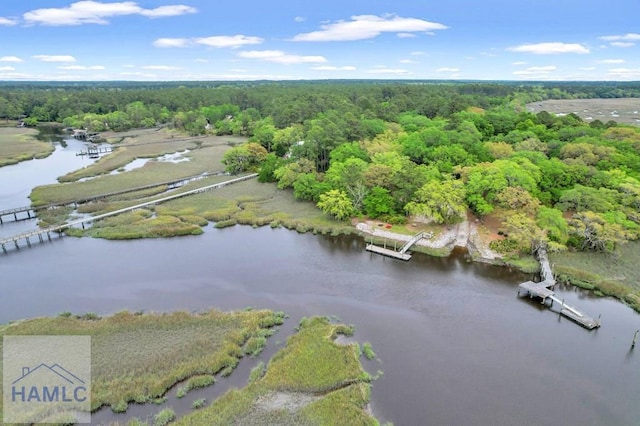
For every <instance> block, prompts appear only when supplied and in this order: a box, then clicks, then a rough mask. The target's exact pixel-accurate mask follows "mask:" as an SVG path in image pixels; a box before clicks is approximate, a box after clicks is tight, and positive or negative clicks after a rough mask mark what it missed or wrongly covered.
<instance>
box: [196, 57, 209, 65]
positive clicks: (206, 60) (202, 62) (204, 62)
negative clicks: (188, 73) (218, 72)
mask: <svg viewBox="0 0 640 426" xmlns="http://www.w3.org/2000/svg"><path fill="white" fill-rule="evenodd" d="M195 61H196V62H198V63H199V64H208V63H209V60H208V59H202V58H198V59H196V60H195Z"/></svg>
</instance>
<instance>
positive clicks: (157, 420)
mask: <svg viewBox="0 0 640 426" xmlns="http://www.w3.org/2000/svg"><path fill="white" fill-rule="evenodd" d="M175 418H176V412H175V411H173V410H172V409H171V408H165V409H164V410H162V411H160V412H159V413H158V414H156V415H155V416H154V417H153V425H154V426H167V425H168V424H169V423H171V422H172V421H174V420H175Z"/></svg>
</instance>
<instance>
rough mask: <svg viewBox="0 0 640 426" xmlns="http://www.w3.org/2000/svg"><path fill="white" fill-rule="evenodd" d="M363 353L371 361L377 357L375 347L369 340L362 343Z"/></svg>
mask: <svg viewBox="0 0 640 426" xmlns="http://www.w3.org/2000/svg"><path fill="white" fill-rule="evenodd" d="M362 354H363V355H364V357H365V358H367V359H368V360H369V361H371V360H373V359H375V358H376V353H375V352H374V351H373V347H372V346H371V343H369V342H364V343H363V344H362Z"/></svg>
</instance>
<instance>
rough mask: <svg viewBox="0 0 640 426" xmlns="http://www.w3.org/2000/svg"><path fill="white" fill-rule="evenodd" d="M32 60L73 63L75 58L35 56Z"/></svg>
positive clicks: (68, 56)
mask: <svg viewBox="0 0 640 426" xmlns="http://www.w3.org/2000/svg"><path fill="white" fill-rule="evenodd" d="M32 58H34V59H37V60H39V61H42V62H75V61H76V58H74V57H73V56H71V55H35V56H32Z"/></svg>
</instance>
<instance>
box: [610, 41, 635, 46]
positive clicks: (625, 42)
mask: <svg viewBox="0 0 640 426" xmlns="http://www.w3.org/2000/svg"><path fill="white" fill-rule="evenodd" d="M610 44H611V46H613V47H633V46H635V45H636V44H635V43H631V42H630V41H613V42H611V43H610Z"/></svg>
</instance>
